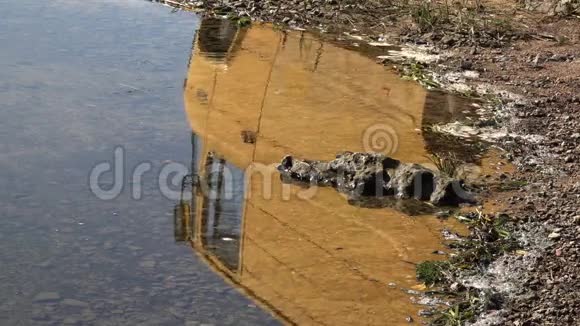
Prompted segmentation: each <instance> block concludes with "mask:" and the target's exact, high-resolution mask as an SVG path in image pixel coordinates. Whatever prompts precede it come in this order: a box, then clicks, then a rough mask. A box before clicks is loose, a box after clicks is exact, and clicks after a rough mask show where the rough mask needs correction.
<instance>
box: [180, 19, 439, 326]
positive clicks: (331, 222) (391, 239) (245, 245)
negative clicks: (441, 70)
mask: <svg viewBox="0 0 580 326" xmlns="http://www.w3.org/2000/svg"><path fill="white" fill-rule="evenodd" d="M193 52H194V53H193V55H192V59H191V62H190V65H189V71H188V76H187V82H186V85H185V108H186V113H187V118H188V120H189V123H190V125H191V128H192V131H193V133H194V134H193V137H192V148H193V150H192V154H193V157H192V171H193V174H194V177H193V178H192V179H193V182H192V183H193V184H194V186H193V199H192V200H185V199H184V200H182V201H181V203H180V204H179V205H178V206H176V211H175V213H176V214H175V216H176V224H175V228H176V234H175V236H176V240H178V241H188V242H190V243H191V244H192V245H193V247H194V249H195V251H196V252H197V253H198V254H199V256H200V257H202V258H203V259H204V260H205V261H207V262H208V264H209V265H210V266H212V267H213V268H214V269H215V270H216V272H218V273H219V274H220V275H222V276H223V277H224V278H225V279H227V280H229V281H230V282H232V284H234V285H235V286H236V287H238V288H239V289H240V290H241V291H243V292H244V293H246V294H247V295H248V296H250V297H252V298H253V299H254V300H255V301H256V302H258V303H259V304H261V305H262V306H263V307H265V308H267V309H269V310H270V311H272V313H274V314H275V315H276V316H278V317H279V318H280V319H281V320H283V321H284V322H286V323H288V324H301V325H316V324H320V325H326V324H328V325H353V324H356V325H397V324H406V321H405V317H406V316H413V317H414V318H416V317H415V316H416V314H417V311H418V310H419V309H420V307H418V306H416V305H413V304H412V303H411V301H410V299H409V295H408V294H407V293H405V292H404V291H402V290H401V289H400V287H405V288H410V287H413V286H416V285H417V281H416V280H415V273H414V268H415V267H414V265H413V264H412V263H416V262H419V261H422V260H427V259H436V258H437V257H436V256H434V255H433V254H432V252H433V251H434V250H438V249H443V248H442V246H441V244H440V242H441V240H440V238H439V230H440V229H441V228H443V227H444V225H443V224H442V222H440V221H438V220H437V219H435V218H432V217H424V216H415V217H409V216H407V215H405V214H403V213H402V212H400V211H398V210H395V209H390V208H385V209H369V208H362V207H357V206H352V205H349V204H348V202H347V201H346V200H345V198H343V197H342V196H341V195H340V194H338V193H336V191H334V190H333V189H328V188H322V189H318V190H317V191H316V193H310V192H308V191H309V190H306V189H303V188H300V187H297V186H293V185H292V186H290V185H284V184H282V183H281V181H280V180H279V178H278V176H277V173H276V171H275V169H274V165H273V164H274V163H276V162H279V161H280V159H281V158H282V157H283V156H284V155H287V154H292V155H295V156H297V157H304V158H309V159H324V160H328V159H332V158H333V157H334V155H335V154H336V153H337V152H340V151H344V150H351V151H362V150H364V149H365V146H364V142H363V139H362V138H363V135H364V133H365V130H367V129H368V128H369V126H373V125H377V124H384V125H388V126H390V127H391V128H392V129H393V130H395V132H396V136H397V141H398V147H397V148H398V149H397V151H396V152H394V153H393V154H392V156H394V157H395V158H397V159H400V160H402V161H407V162H416V163H425V162H427V161H428V159H427V158H426V154H427V151H426V149H425V143H424V140H423V137H422V134H421V131H420V129H421V124H422V120H423V108H424V106H425V99H426V92H425V91H424V90H423V89H422V88H421V87H419V86H417V85H415V84H414V83H411V82H407V81H402V80H400V79H399V78H398V77H397V76H396V75H394V74H392V73H391V72H389V71H388V70H387V69H385V68H384V67H382V66H380V65H376V64H374V63H373V62H372V60H370V59H368V58H366V57H364V56H362V55H360V54H357V53H355V52H351V51H346V50H344V49H342V48H340V47H338V46H335V45H333V44H330V43H323V42H321V41H320V40H318V39H317V38H315V37H313V36H311V35H308V34H306V33H300V32H292V33H283V32H281V31H276V30H274V29H272V28H271V27H268V26H255V27H252V28H251V29H244V30H238V29H236V28H233V27H232V26H231V25H228V24H227V23H224V22H223V21H217V20H206V21H204V23H203V24H202V27H201V29H200V31H199V32H198V35H197V37H196V42H195V47H194V50H193ZM252 167H254V168H253V169H252ZM264 180H266V181H264ZM392 283H395V284H396V286H393V285H392Z"/></svg>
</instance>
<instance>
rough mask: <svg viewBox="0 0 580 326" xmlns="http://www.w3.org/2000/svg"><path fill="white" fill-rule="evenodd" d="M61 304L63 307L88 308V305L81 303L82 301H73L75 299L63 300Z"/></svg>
mask: <svg viewBox="0 0 580 326" xmlns="http://www.w3.org/2000/svg"><path fill="white" fill-rule="evenodd" d="M61 304H63V305H65V306H70V307H79V308H86V307H88V306H89V304H88V303H86V302H83V301H79V300H75V299H64V300H62V302H61Z"/></svg>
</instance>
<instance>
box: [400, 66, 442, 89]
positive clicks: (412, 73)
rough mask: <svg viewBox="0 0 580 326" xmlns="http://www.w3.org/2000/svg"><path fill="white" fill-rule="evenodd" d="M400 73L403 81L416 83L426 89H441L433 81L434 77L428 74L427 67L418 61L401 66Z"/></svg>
mask: <svg viewBox="0 0 580 326" xmlns="http://www.w3.org/2000/svg"><path fill="white" fill-rule="evenodd" d="M400 73H401V76H402V78H403V79H406V80H413V81H416V82H418V83H419V84H421V85H423V86H424V87H426V88H429V89H434V88H440V87H441V85H440V84H439V83H438V82H436V81H435V79H433V76H432V75H431V74H430V73H429V72H428V69H427V66H426V65H425V64H423V63H420V62H416V61H410V62H408V63H405V64H403V65H402V66H401V68H400Z"/></svg>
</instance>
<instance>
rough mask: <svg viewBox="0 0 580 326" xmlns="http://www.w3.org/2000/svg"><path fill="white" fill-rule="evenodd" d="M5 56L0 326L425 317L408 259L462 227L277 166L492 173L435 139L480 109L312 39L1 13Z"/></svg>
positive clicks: (119, 19) (154, 15) (57, 8)
mask: <svg viewBox="0 0 580 326" xmlns="http://www.w3.org/2000/svg"><path fill="white" fill-rule="evenodd" d="M200 26H201V28H200ZM0 41H1V42H2V44H3V45H4V47H3V49H2V51H0V105H1V107H2V110H1V111H0V135H1V136H0V137H1V138H0V181H1V185H2V187H1V188H0V212H1V216H0V248H2V250H1V251H0V262H1V264H2V268H1V269H0V324H2V325H18V324H21V325H29V324H34V325H36V324H38V325H62V324H82V325H90V324H98V325H119V324H122V325H126V324H145V325H183V324H184V325H196V324H216V325H228V324H235V325H256V324H260V325H264V324H266V325H268V324H280V323H288V324H308V325H310V324H329V325H330V324H331V325H340V324H368V325H385V324H387V325H396V324H406V323H407V322H406V321H405V318H406V317H407V316H412V317H413V318H414V319H415V320H417V319H418V317H417V312H418V310H419V309H421V308H422V307H421V306H418V305H415V304H413V302H412V297H413V296H415V295H410V294H408V293H407V291H408V290H409V289H414V288H415V289H417V288H420V285H419V284H418V282H417V281H416V279H415V273H414V265H413V264H414V263H417V262H420V261H422V260H427V259H429V260H432V259H442V257H441V256H439V255H435V254H433V251H435V250H444V248H443V246H442V244H441V241H442V239H441V236H440V230H441V229H443V228H445V227H456V225H453V224H451V222H442V221H440V220H438V219H436V218H434V217H433V216H430V215H426V214H425V210H424V208H425V206H424V205H420V204H419V203H417V202H409V201H406V202H403V201H392V202H387V203H382V204H383V205H382V206H385V207H382V208H381V209H376V208H374V209H373V208H368V207H365V205H364V204H363V205H361V203H357V205H351V204H349V202H348V201H347V199H346V198H344V197H343V196H341V195H340V194H338V193H336V192H335V191H334V190H333V189H329V188H321V189H306V188H302V187H299V186H296V185H287V184H283V183H282V182H281V181H280V179H279V176H278V174H277V172H276V170H275V166H276V163H277V162H279V161H280V159H281V158H282V157H283V156H284V155H286V154H292V155H295V156H297V157H302V158H307V159H324V160H329V159H332V158H333V157H334V155H335V154H336V153H337V152H340V151H344V150H350V151H363V150H365V151H370V150H373V151H381V152H383V153H385V154H389V155H391V156H393V157H395V158H397V159H400V160H402V161H405V162H414V163H423V164H427V165H429V163H430V160H429V159H428V158H427V156H428V155H430V154H432V153H439V152H446V151H449V150H453V151H456V152H457V153H458V155H462V156H463V157H466V158H468V160H469V161H471V162H473V163H478V164H480V163H481V162H482V161H485V157H484V158H481V157H478V156H476V155H474V153H476V151H474V150H473V148H471V147H470V146H469V145H468V144H467V142H462V141H459V142H457V141H456V142H451V141H448V140H446V139H443V140H442V139H441V138H438V137H436V136H434V135H433V134H432V133H429V132H427V131H428V126H429V125H430V124H433V123H437V122H448V121H449V120H451V119H452V117H456V116H458V115H464V114H465V112H467V111H470V110H469V103H467V102H465V101H463V100H460V99H458V98H455V97H451V96H448V95H445V94H436V93H427V92H426V91H425V90H424V89H423V88H421V87H419V86H418V85H416V84H415V83H413V82H409V81H403V80H401V79H399V78H398V77H397V76H396V75H395V74H394V73H393V72H392V71H390V70H389V69H388V68H385V67H383V66H381V65H377V64H375V63H374V61H373V60H372V58H370V57H369V56H368V55H364V54H361V53H357V52H352V51H348V50H346V49H345V48H344V47H341V46H344V45H339V44H334V43H328V42H323V41H321V40H320V39H318V38H317V37H315V36H313V35H310V34H307V33H301V32H290V33H284V32H281V31H278V30H276V29H273V28H272V27H270V26H266V25H264V26H254V27H252V28H251V29H242V30H240V29H238V28H237V27H235V26H234V25H231V24H229V23H228V22H227V21H226V22H224V21H222V22H217V21H214V20H205V21H203V22H200V21H199V20H198V18H197V17H196V16H194V15H192V14H188V13H184V12H177V13H172V11H171V10H170V9H168V8H167V7H162V6H159V5H155V4H151V3H149V2H146V1H138V0H127V1H122V2H120V1H112V0H107V1H97V0H89V1H80V0H58V1H57V0H54V1H44V2H39V1H33V0H21V1H18V2H14V1H7V0H0ZM192 42H193V49H192ZM184 78H185V82H184ZM106 164H110V166H107V165H106ZM107 168H111V169H116V168H119V171H117V172H118V173H116V174H115V173H112V172H111V171H112V170H107ZM104 170H107V171H104ZM98 171H104V172H105V173H98ZM91 172H94V173H96V176H97V177H98V178H96V179H92V178H91ZM140 175H142V178H139V176H140ZM186 175H187V176H186ZM184 176H185V177H184ZM117 186H120V187H119V188H117ZM108 197H111V198H112V199H109V198H108ZM180 197H181V198H180ZM191 247H193V251H194V252H195V255H194V254H192V248H191Z"/></svg>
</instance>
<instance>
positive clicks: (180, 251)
mask: <svg viewBox="0 0 580 326" xmlns="http://www.w3.org/2000/svg"><path fill="white" fill-rule="evenodd" d="M197 26H198V19H197V17H195V16H194V15H192V14H188V13H171V10H170V9H168V8H166V7H162V6H159V5H156V4H151V3H150V2H146V1H137V0H127V1H96V0H95V1H92V0H89V1H77V0H60V1H56V0H53V1H35V0H34V1H33V0H21V1H8V0H0V42H1V43H2V50H0V107H1V110H0V185H1V187H0V214H1V215H0V248H1V251H0V263H1V268H0V324H2V325H62V324H82V325H91V324H98V325H135V324H141V325H184V324H187V325H190V324H191V325H195V324H197V323H206V324H216V325H217V324H219V325H223V324H235V325H239V324H246V325H255V324H277V322H276V321H275V319H274V317H272V316H271V315H270V314H269V313H268V312H264V311H263V310H261V309H260V308H259V307H256V305H255V303H253V301H251V300H250V299H248V298H246V297H244V296H243V295H242V294H240V293H239V292H238V291H237V290H236V289H234V288H232V287H231V286H230V285H229V284H228V283H226V282H225V281H224V280H223V279H222V278H220V277H219V276H218V275H216V274H215V273H213V272H212V271H211V269H210V268H208V267H207V265H206V264H205V263H204V262H203V261H202V260H200V259H198V258H196V257H194V256H192V255H191V249H190V248H189V247H187V246H183V245H176V244H175V241H174V236H173V232H174V230H173V218H172V215H173V213H172V211H173V204H174V201H173V200H170V199H167V198H165V197H164V196H162V194H161V193H160V192H159V190H158V188H159V187H158V186H157V182H158V180H157V174H158V171H159V169H160V168H161V166H162V165H164V164H167V162H169V161H174V162H183V163H187V164H189V158H190V150H191V145H190V136H189V133H190V131H189V126H188V123H187V120H186V118H185V114H184V111H183V89H182V86H183V78H184V77H185V75H186V71H187V63H188V58H189V55H190V53H191V44H192V40H193V38H194V34H195V30H196V29H197ZM119 146H120V147H122V148H123V149H124V151H125V166H126V171H127V175H124V176H123V181H124V182H123V184H124V185H125V187H124V189H123V191H122V193H121V195H120V196H119V197H118V198H116V199H114V200H111V201H103V200H100V199H99V198H97V197H96V196H95V195H94V194H93V193H91V191H90V189H89V185H88V178H89V172H90V171H91V168H92V167H93V166H95V165H96V164H97V163H100V162H103V161H109V162H111V161H112V160H113V153H114V149H115V148H117V147H119ZM142 162H150V163H151V164H152V169H151V171H150V172H148V173H146V174H145V175H144V178H143V181H142V182H141V184H142V190H143V194H142V198H141V199H140V200H135V199H132V198H131V190H132V189H133V185H132V184H131V183H130V182H129V181H130V174H129V173H130V172H131V171H132V168H133V167H135V166H136V165H138V164H139V163H142ZM100 181H101V183H102V186H103V187H106V186H112V181H113V177H112V175H109V174H107V175H105V176H104V177H103V178H102V179H101V180H100Z"/></svg>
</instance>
